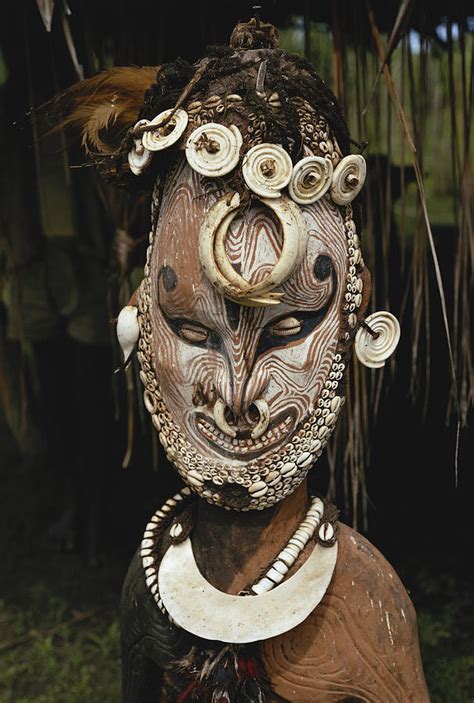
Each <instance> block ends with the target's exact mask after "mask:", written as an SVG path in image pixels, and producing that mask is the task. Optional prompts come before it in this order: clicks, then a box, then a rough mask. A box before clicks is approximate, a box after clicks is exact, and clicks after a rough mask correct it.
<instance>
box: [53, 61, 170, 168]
mask: <svg viewBox="0 0 474 703" xmlns="http://www.w3.org/2000/svg"><path fill="white" fill-rule="evenodd" d="M158 70H159V68H157V67H156V66H143V67H141V68H139V67H137V66H131V67H116V68H112V69H110V70H109V71H103V72H102V73H99V74H98V75H97V76H93V77H92V78H87V79H86V80H84V81H80V82H79V83H75V84H74V85H72V86H71V87H70V88H68V89H67V90H66V91H65V92H64V93H61V94H60V95H58V96H56V97H55V98H54V99H53V100H52V101H51V102H49V103H47V104H46V105H45V106H43V110H44V111H45V112H46V114H47V115H48V116H51V115H52V116H53V123H54V124H55V126H54V127H53V131H56V130H59V129H63V128H65V127H71V128H72V129H73V130H75V131H76V132H78V133H79V134H80V137H81V142H82V145H83V147H84V148H85V150H86V152H87V153H88V154H95V155H100V156H107V155H111V154H113V153H115V152H116V151H117V149H118V147H119V145H120V142H121V141H122V139H123V138H124V136H125V134H126V133H127V131H128V130H129V129H130V128H131V127H133V125H134V124H135V122H136V121H137V119H138V114H139V112H140V108H141V107H142V104H143V100H144V95H145V91H146V90H147V89H148V88H150V86H151V85H153V83H154V82H155V80H156V74H157V72H158Z"/></svg>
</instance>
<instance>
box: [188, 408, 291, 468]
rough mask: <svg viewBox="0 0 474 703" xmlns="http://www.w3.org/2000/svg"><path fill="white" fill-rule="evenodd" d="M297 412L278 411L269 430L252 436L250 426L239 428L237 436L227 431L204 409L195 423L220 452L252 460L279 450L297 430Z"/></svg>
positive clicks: (212, 446) (201, 434) (226, 455)
mask: <svg viewBox="0 0 474 703" xmlns="http://www.w3.org/2000/svg"><path fill="white" fill-rule="evenodd" d="M294 426H295V413H294V412H293V411H291V410H290V411H288V412H284V413H281V414H280V415H278V416H277V417H276V418H275V419H274V420H273V422H271V423H270V425H269V427H268V430H267V431H266V432H265V433H264V434H263V435H262V436H261V437H259V438H258V439H252V438H251V436H250V430H247V431H243V432H239V433H238V434H237V436H236V437H235V438H232V437H230V436H229V435H226V434H224V432H221V430H220V429H219V428H218V427H217V426H216V424H215V423H214V421H213V420H212V419H211V418H210V417H209V416H207V415H204V414H203V413H197V414H196V416H195V427H196V430H197V432H198V433H199V435H200V437H201V438H203V439H204V440H205V441H206V443H208V444H209V446H210V448H212V449H213V450H214V451H216V452H218V453H219V454H221V455H223V456H225V457H227V458H229V459H233V460H236V461H246V460H247V461H248V460H249V459H254V458H257V457H259V456H263V455H264V454H266V453H267V452H269V451H273V452H274V451H276V450H278V448H279V447H281V446H282V444H283V443H284V442H285V441H286V440H287V438H288V436H289V435H290V433H291V432H292V431H293V430H294Z"/></svg>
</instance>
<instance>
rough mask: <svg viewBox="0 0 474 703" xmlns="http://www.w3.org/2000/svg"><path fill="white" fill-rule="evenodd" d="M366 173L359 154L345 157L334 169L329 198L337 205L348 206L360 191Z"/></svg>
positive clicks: (362, 158)
mask: <svg viewBox="0 0 474 703" xmlns="http://www.w3.org/2000/svg"><path fill="white" fill-rule="evenodd" d="M366 173H367V165H366V163H365V159H364V157H363V156H361V155H360V154H351V155H350V156H345V157H344V158H343V159H342V161H340V162H339V163H338V165H337V166H336V168H335V169H334V174H333V177H332V184H331V198H332V200H333V201H334V202H335V203H336V204H337V205H349V203H351V202H352V201H353V200H354V198H355V197H356V195H358V194H359V193H360V191H361V190H362V186H363V185H364V182H365V176H366Z"/></svg>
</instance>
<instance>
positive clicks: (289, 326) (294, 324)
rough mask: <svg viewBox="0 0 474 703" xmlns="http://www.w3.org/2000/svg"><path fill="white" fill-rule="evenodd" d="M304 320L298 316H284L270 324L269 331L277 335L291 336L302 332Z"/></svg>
mask: <svg viewBox="0 0 474 703" xmlns="http://www.w3.org/2000/svg"><path fill="white" fill-rule="evenodd" d="M301 327H302V322H301V320H297V319H296V317H284V318H283V319H282V320H278V322H275V323H274V324H273V325H271V326H270V328H269V332H270V334H273V335H274V336H276V337H291V336H292V335H294V334H299V332H301Z"/></svg>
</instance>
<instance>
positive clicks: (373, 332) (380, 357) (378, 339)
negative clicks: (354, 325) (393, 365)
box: [355, 311, 400, 369]
mask: <svg viewBox="0 0 474 703" xmlns="http://www.w3.org/2000/svg"><path fill="white" fill-rule="evenodd" d="M365 325H366V326H362V327H360V328H359V330H358V332H357V334H356V338H355V351H356V354H357V358H358V359H359V361H360V363H361V364H363V365H364V366H368V367H369V368H370V369H379V368H381V367H382V366H384V365H385V362H386V361H387V359H388V358H389V357H390V356H391V355H392V354H393V352H394V351H395V349H396V348H397V345H398V342H399V339H400V323H399V322H398V320H397V318H396V317H394V315H392V314H391V313H390V312H385V311H380V312H374V313H372V315H369V317H368V318H367V319H366V320H365ZM368 328H370V329H368Z"/></svg>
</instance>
